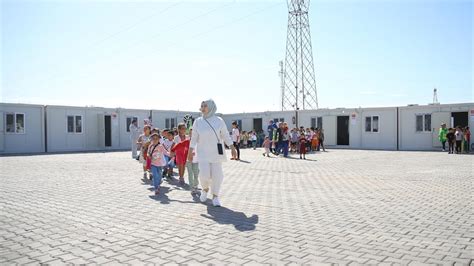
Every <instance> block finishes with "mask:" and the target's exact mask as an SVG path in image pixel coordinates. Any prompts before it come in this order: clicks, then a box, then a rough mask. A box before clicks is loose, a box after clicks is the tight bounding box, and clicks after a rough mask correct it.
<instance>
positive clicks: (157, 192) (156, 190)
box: [155, 188, 160, 196]
mask: <svg viewBox="0 0 474 266" xmlns="http://www.w3.org/2000/svg"><path fill="white" fill-rule="evenodd" d="M158 195H160V189H159V188H157V189H155V196H158Z"/></svg>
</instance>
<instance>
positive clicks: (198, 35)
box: [78, 2, 284, 76]
mask: <svg viewBox="0 0 474 266" xmlns="http://www.w3.org/2000/svg"><path fill="white" fill-rule="evenodd" d="M282 4H284V3H283V2H279V3H276V4H272V5H269V6H267V7H264V8H261V9H258V10H256V11H254V12H251V13H249V14H246V15H244V16H241V17H239V18H236V19H234V20H231V21H228V22H226V23H223V24H220V25H218V26H215V27H213V28H211V29H209V30H207V31H204V32H200V33H197V34H194V35H192V36H191V37H189V38H188V40H191V39H197V38H200V37H201V36H204V35H206V34H209V33H210V32H213V31H215V30H218V29H220V28H223V27H225V26H228V25H231V24H235V23H238V22H240V21H242V20H244V19H247V18H249V17H252V16H254V15H257V14H259V13H261V12H264V11H266V10H269V9H271V8H274V7H276V6H278V5H282ZM224 6H228V4H226V5H223V6H221V7H220V8H222V7H224ZM220 8H216V9H212V10H211V11H208V12H206V13H204V14H207V15H208V14H210V13H212V12H215V11H217V10H218V9H220ZM204 14H201V15H199V16H197V17H194V18H192V19H190V20H188V21H186V22H185V23H183V24H180V26H182V25H184V24H188V23H190V22H191V21H193V20H195V19H196V18H198V17H202V16H203V15H204ZM155 36H156V35H155ZM182 43H183V41H177V42H173V43H172V44H170V45H168V46H167V47H165V48H163V49H160V50H156V49H155V50H154V51H155V53H148V54H147V55H145V56H141V57H136V58H135V60H137V59H143V58H144V57H147V56H149V55H150V54H157V53H156V52H158V53H160V52H163V51H164V50H166V49H169V48H172V47H176V46H177V45H180V44H182ZM120 51H121V50H119V51H118V52H120ZM111 56H113V54H112V55H109V56H108V58H109V59H110V57H111ZM114 58H116V57H114ZM91 65H95V64H91ZM85 69H87V67H86V68H85ZM89 74H90V73H89ZM78 76H87V74H86V75H84V74H80V75H78Z"/></svg>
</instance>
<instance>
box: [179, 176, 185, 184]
mask: <svg viewBox="0 0 474 266" xmlns="http://www.w3.org/2000/svg"><path fill="white" fill-rule="evenodd" d="M184 184H185V183H184V178H182V177H180V178H179V185H180V186H184Z"/></svg>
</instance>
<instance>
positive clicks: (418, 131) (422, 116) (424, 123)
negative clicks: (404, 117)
mask: <svg viewBox="0 0 474 266" xmlns="http://www.w3.org/2000/svg"><path fill="white" fill-rule="evenodd" d="M419 116H421V129H422V130H418V127H417V126H418V125H417V123H418V120H417V119H418V117H419ZM426 116H429V117H430V128H429V130H426ZM432 118H433V115H432V114H431V113H417V114H415V133H420V134H423V133H426V134H430V133H432V132H433V130H432V129H431V125H432V124H431V123H432V122H433V121H432Z"/></svg>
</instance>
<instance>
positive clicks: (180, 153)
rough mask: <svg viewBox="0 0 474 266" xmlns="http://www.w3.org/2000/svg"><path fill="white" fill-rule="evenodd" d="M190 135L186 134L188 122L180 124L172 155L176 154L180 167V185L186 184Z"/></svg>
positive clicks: (177, 163) (177, 164)
mask: <svg viewBox="0 0 474 266" xmlns="http://www.w3.org/2000/svg"><path fill="white" fill-rule="evenodd" d="M189 143H190V142H189V137H188V136H186V124H184V123H179V124H178V135H177V136H176V137H175V138H174V146H173V148H172V149H171V151H172V153H171V155H175V158H176V166H177V167H178V174H179V185H180V186H184V185H185V183H184V170H185V169H186V160H187V158H188V150H189Z"/></svg>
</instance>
